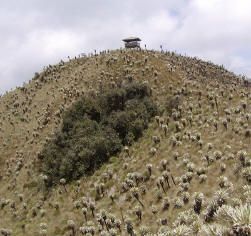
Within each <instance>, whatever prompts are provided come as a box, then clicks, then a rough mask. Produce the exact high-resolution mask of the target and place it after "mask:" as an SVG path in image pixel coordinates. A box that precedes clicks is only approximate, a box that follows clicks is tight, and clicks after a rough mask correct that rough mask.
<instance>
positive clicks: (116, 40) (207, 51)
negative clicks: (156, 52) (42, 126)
mask: <svg viewBox="0 0 251 236" xmlns="http://www.w3.org/2000/svg"><path fill="white" fill-rule="evenodd" d="M127 36H139V37H140V38H142V40H143V42H142V44H146V45H147V48H149V49H152V48H155V49H159V45H163V47H164V49H167V50H173V51H177V52H180V53H183V54H185V53H186V54H187V55H191V56H198V57H200V58H202V59H205V60H210V61H213V62H215V63H218V64H224V65H225V66H226V67H227V68H228V69H230V70H232V71H235V72H236V73H241V74H246V75H247V76H249V77H251V0H238V1H237V0H154V1H152V0H124V1H121V0H8V1H1V7H0V52H1V54H0V93H3V92H4V91H6V90H10V89H11V88H14V87H15V86H19V85H22V84H23V82H24V81H28V80H29V79H31V78H32V76H33V74H34V72H36V71H41V70H42V68H43V66H46V65H48V64H53V63H56V62H58V61H59V60H60V59H66V58H67V56H68V55H69V56H75V55H78V54H80V53H83V52H84V53H88V52H92V51H93V50H94V49H97V50H102V49H115V48H120V47H122V46H123V44H122V42H121V39H122V38H124V37H127Z"/></svg>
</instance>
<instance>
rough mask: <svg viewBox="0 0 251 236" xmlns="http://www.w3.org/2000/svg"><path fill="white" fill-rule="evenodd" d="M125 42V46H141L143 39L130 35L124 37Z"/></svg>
mask: <svg viewBox="0 0 251 236" xmlns="http://www.w3.org/2000/svg"><path fill="white" fill-rule="evenodd" d="M123 41H124V42H125V48H140V41H141V39H140V38H138V37H129V38H126V39H123Z"/></svg>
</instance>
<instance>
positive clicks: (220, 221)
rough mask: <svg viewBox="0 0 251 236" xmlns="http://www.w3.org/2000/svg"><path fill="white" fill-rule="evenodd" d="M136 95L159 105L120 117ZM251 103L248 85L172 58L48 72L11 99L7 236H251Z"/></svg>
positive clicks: (0, 201) (77, 64)
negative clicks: (142, 91)
mask: <svg viewBox="0 0 251 236" xmlns="http://www.w3.org/2000/svg"><path fill="white" fill-rule="evenodd" d="M135 85H136V87H137V86H139V88H145V86H146V87H147V91H149V92H150V96H148V95H147V96H145V97H143V98H138V97H137V96H136V97H135V98H133V99H128V100H126V102H125V103H124V104H125V107H124V108H123V109H120V110H116V109H114V107H117V105H119V104H121V103H119V104H117V103H116V101H121V100H120V99H118V100H117V98H121V94H122V97H124V96H125V94H126V92H125V91H127V90H128V89H131V87H134V86H135ZM147 94H148V92H147ZM113 98H116V99H113ZM109 99H110V100H109ZM108 100H109V101H108ZM113 102H115V105H116V106H110V105H112V104H114V103H113ZM107 104H108V105H107ZM122 104H123V103H122ZM150 104H152V105H153V108H154V109H152V108H151V106H150ZM250 104H251V92H250V87H249V86H248V84H247V83H246V82H245V80H244V79H243V78H242V77H240V76H236V75H235V74H234V73H232V72H229V71H227V70H226V69H225V68H224V67H223V66H217V65H214V64H213V63H211V62H204V61H202V60H200V59H198V58H192V57H184V56H181V55H178V54H176V53H172V52H157V51H148V50H114V51H110V52H109V53H108V52H102V53H100V54H96V55H91V56H90V57H81V58H76V59H70V60H69V61H67V62H63V61H61V62H60V63H59V64H57V65H54V66H52V65H51V66H48V67H46V68H45V69H44V70H43V71H42V72H41V73H37V74H36V76H35V77H34V78H33V79H32V80H31V81H30V82H29V83H28V84H25V85H24V86H23V87H20V88H17V89H15V90H14V91H11V92H8V93H6V94H5V95H4V96H2V97H1V98H0V151H1V155H0V170H1V172H0V219H1V220H0V235H1V234H2V235H11V236H13V235H15V236H21V235H26V236H34V235H44V236H80V235H95V236H96V235H123V236H124V235H137V236H138V235H139V236H141V235H143V236H144V235H172V236H181V235H182V236H183V235H191V236H194V235H199V236H211V235H217V236H218V235H222V236H229V235H233V236H246V235H250V204H251V190H250V188H251V186H250V185H251V183H250V181H251V171H250V167H251V161H250V160H251V145H250V142H251V140H250V139H251V105H250ZM93 108H94V109H93ZM155 108H156V109H157V113H155V112H154V111H155ZM88 109H89V110H88ZM93 110H94V113H93V114H94V115H93V114H92V112H90V111H93ZM95 111H97V112H95ZM125 111H129V114H131V115H130V116H129V117H127V116H126V115H127V113H126V114H124V112H125ZM133 111H135V112H136V113H137V112H138V111H142V112H140V114H143V115H142V116H137V119H136V120H134V117H135V116H134V115H133ZM91 114H92V115H91ZM97 117H99V118H97ZM124 117H125V118H124ZM152 117H153V119H152ZM83 118H84V119H83ZM128 119H129V122H126V125H128V124H130V125H129V126H126V128H125V129H124V125H125V122H124V121H125V120H126V121H128ZM145 121H146V122H145ZM142 124H145V126H144V125H143V126H142ZM121 125H122V127H121ZM116 127H117V128H118V127H119V128H118V129H116ZM138 127H144V128H143V129H142V130H141V128H140V129H138ZM145 128H146V129H145ZM121 130H126V132H122V131H121ZM138 130H139V131H142V135H140V136H139V137H140V138H136V137H138V136H137V135H136V136H135V134H137V132H136V133H135V131H138ZM89 131H90V132H89ZM88 132H89V133H91V134H95V135H90V134H89V133H88ZM107 132H108V133H109V134H110V133H112V136H113V139H109V138H108V139H107V136H108V135H106V134H107ZM78 135H80V137H81V138H80V139H78ZM104 137H105V139H104ZM114 142H115V144H114ZM93 143H95V147H94V145H92V144H93ZM58 144H59V146H60V145H61V148H62V150H64V151H62V150H61V149H60V148H59V146H58ZM75 144H76V145H75ZM79 146H81V148H83V146H84V147H85V153H81V152H80V148H79ZM96 146H97V147H100V148H98V149H96ZM118 147H119V148H118ZM110 148H112V149H111V150H112V151H114V150H115V151H114V153H113V154H110V153H109V152H108V149H109V150H110ZM53 149H54V151H53V155H54V156H55V158H51V157H52V156H53V155H51V151H52V150H53ZM81 150H82V149H81ZM116 150H117V151H116ZM112 151H110V152H112ZM95 152H97V153H98V155H99V154H101V155H100V157H101V159H100V160H101V162H102V163H101V162H99V159H96V157H97V156H98V155H96V153H95ZM80 153H81V155H80ZM88 153H90V155H87V154H88ZM93 153H95V154H93ZM47 154H48V155H47ZM76 154H78V155H76ZM82 154H83V155H82ZM76 157H77V158H79V159H77V161H79V162H80V163H81V165H79V164H77V165H76V166H74V165H75V162H71V160H72V158H76ZM60 158H62V160H63V161H64V162H63V161H62V162H60V161H59V160H61V159H60ZM82 158H83V159H82ZM88 158H89V159H88ZM90 158H91V160H94V162H93V163H95V165H93V166H91V165H89V164H88V163H92V162H89V160H90ZM54 159H55V162H56V163H58V165H55V164H54V163H53V161H54ZM85 161H87V162H86V163H87V165H85V163H84V162H85ZM46 163H47V164H48V165H47V164H46ZM50 165H51V166H52V167H54V168H55V173H56V174H55V175H54V172H53V171H52V168H51V166H50ZM66 166H67V168H65V167H66ZM68 167H69V168H68ZM80 167H81V168H83V169H81V168H80ZM85 167H87V168H86V169H84V168H85ZM71 168H72V170H71ZM78 168H79V169H78ZM73 169H76V170H77V172H78V174H77V172H76V173H75V172H74V170H73ZM58 183H59V184H58ZM48 187H49V189H50V191H48Z"/></svg>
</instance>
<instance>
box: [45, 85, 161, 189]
mask: <svg viewBox="0 0 251 236" xmlns="http://www.w3.org/2000/svg"><path fill="white" fill-rule="evenodd" d="M150 94H151V93H150V89H149V88H148V87H147V86H146V85H144V84H143V85H142V84H140V83H134V84H130V85H128V86H125V87H123V88H118V89H114V90H107V91H106V92H105V93H103V94H102V95H100V96H99V97H98V98H97V99H96V100H95V101H94V100H91V99H89V98H87V97H83V98H81V99H80V100H79V101H78V102H76V103H75V104H74V105H73V106H72V107H71V109H69V110H68V111H67V112H65V114H64V116H63V124H62V129H61V130H60V131H59V132H58V133H57V134H56V135H55V137H54V139H53V140H51V141H50V142H49V143H48V144H46V146H45V147H44V150H43V152H42V156H43V162H42V171H43V172H44V173H45V174H46V175H47V176H48V182H47V184H48V186H51V185H53V184H55V183H58V182H59V179H60V178H65V179H67V180H68V181H71V180H74V179H78V178H79V177H81V176H83V175H86V174H91V173H93V171H95V169H97V168H99V167H100V166H101V165H102V164H103V163H104V162H106V161H107V160H108V159H109V157H110V156H112V155H115V154H117V153H118V152H119V151H121V149H122V146H123V145H130V144H132V143H133V142H134V141H135V140H137V139H138V138H139V137H141V136H142V134H143V131H144V129H146V128H147V127H148V123H149V121H150V119H151V118H152V117H153V116H154V115H156V113H157V108H156V105H155V104H154V102H153V100H152V99H151V95H150Z"/></svg>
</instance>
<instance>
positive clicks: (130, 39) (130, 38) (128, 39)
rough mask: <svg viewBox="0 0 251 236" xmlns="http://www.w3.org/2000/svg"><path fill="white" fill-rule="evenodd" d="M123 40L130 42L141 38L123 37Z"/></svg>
mask: <svg viewBox="0 0 251 236" xmlns="http://www.w3.org/2000/svg"><path fill="white" fill-rule="evenodd" d="M123 41H124V42H132V41H141V39H140V38H138V37H129V38H125V39H123Z"/></svg>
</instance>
